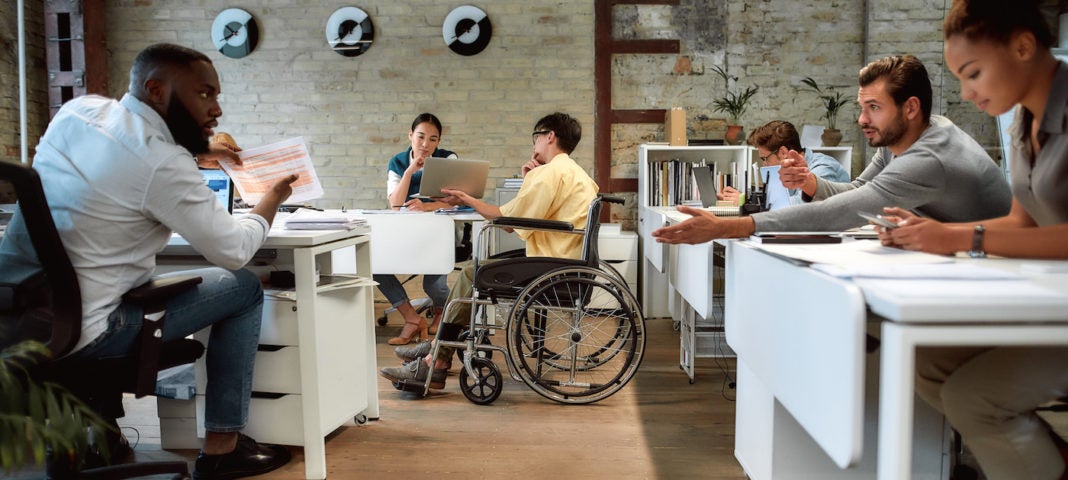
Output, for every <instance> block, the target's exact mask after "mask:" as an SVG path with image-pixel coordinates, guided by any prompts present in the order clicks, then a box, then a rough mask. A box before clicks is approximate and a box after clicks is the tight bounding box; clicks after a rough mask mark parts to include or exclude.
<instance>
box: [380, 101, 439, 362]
mask: <svg viewBox="0 0 1068 480" xmlns="http://www.w3.org/2000/svg"><path fill="white" fill-rule="evenodd" d="M408 140H410V141H411V146H410V147H408V150H406V151H403V152H400V153H398V154H397V155H395V156H394V157H393V158H392V159H390V160H389V173H388V174H387V175H388V180H387V186H386V195H387V196H388V198H389V205H390V207H391V208H393V209H394V210H399V209H401V208H404V209H407V210H414V211H424V212H432V211H434V210H436V209H438V208H450V207H451V205H447V204H445V203H442V202H438V201H432V200H429V199H418V198H409V197H411V195H412V194H414V193H417V192H419V184H420V181H421V180H422V178H423V162H424V161H426V159H427V158H430V157H446V158H456V154H455V153H453V152H450V151H448V150H443V149H440V148H438V144H439V143H441V121H440V120H438V117H435V116H434V115H433V114H430V113H422V114H419V116H418V117H415V121H413V122H412V128H411V130H409V131H408ZM374 280H375V281H376V282H378V289H379V290H380V291H382V294H383V295H385V296H386V299H387V300H389V303H390V304H392V305H393V307H394V308H396V309H397V311H398V312H400V313H401V315H404V329H403V330H401V333H400V336H397V337H394V338H391V339H389V344H390V345H406V344H408V343H409V342H411V341H412V340H413V339H415V337H416V335H418V336H419V340H426V339H427V338H428V336H429V334H430V333H434V332H433V331H431V329H432V327H436V326H437V322H438V319H440V318H441V315H440V314H438V315H434V325H428V324H427V321H426V319H425V318H423V317H421V316H420V315H419V313H418V312H417V311H416V310H415V307H413V306H412V303H411V301H410V300H409V299H408V294H407V293H405V291H404V286H403V285H402V284H401V282H400V280H398V279H397V276H396V275H374ZM423 291H424V292H426V294H427V296H428V297H430V299H431V301H433V302H434V309H435V311H436V312H440V311H441V310H442V309H443V308H444V307H445V301H446V300H447V299H448V298H449V284H448V281H447V278H446V276H445V275H423ZM433 330H434V331H436V328H434V329H433Z"/></svg>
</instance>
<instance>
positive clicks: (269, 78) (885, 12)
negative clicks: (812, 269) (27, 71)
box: [0, 0, 1058, 221]
mask: <svg viewBox="0 0 1068 480" xmlns="http://www.w3.org/2000/svg"><path fill="white" fill-rule="evenodd" d="M107 3H108V7H107V12H106V18H107V24H108V27H109V28H108V34H107V35H108V45H109V54H110V60H109V75H110V82H109V84H110V88H111V94H112V95H113V96H119V95H121V94H122V93H123V92H124V91H125V89H126V84H127V83H128V76H127V75H128V74H127V72H128V69H129V65H130V62H131V60H132V59H133V56H134V55H135V54H136V53H137V52H138V51H139V50H140V49H142V48H143V47H145V46H146V45H148V44H151V43H155V42H160V41H169V42H176V43H180V44H184V45H188V46H191V47H193V48H196V49H198V50H201V51H204V52H207V53H208V54H209V56H211V58H212V59H213V60H214V61H215V64H216V68H217V70H218V71H219V74H220V76H221V79H222V84H223V91H224V99H223V108H224V110H225V116H224V117H223V118H222V123H221V126H220V130H225V131H228V132H230V133H232V134H234V136H235V137H236V138H237V140H238V142H240V143H241V144H242V145H245V146H256V145H260V144H263V143H266V142H271V141H275V140H280V139H283V138H287V137H291V136H298V135H300V136H304V137H305V139H306V140H307V142H308V144H309V147H310V148H311V152H312V156H313V158H314V160H315V162H316V168H317V169H318V172H319V174H320V177H321V180H322V181H323V183H324V186H325V189H326V196H325V197H324V198H323V199H322V200H321V201H319V202H318V204H319V206H324V207H337V206H341V205H345V206H347V207H350V208H353V207H355V208H381V207H382V206H384V205H385V202H384V189H385V163H386V160H387V159H388V158H389V157H390V156H392V155H393V154H395V153H396V152H398V151H400V150H402V149H404V148H406V145H407V135H406V134H407V129H408V126H409V124H410V122H411V119H412V118H414V116H415V115H416V114H417V113H420V112H422V111H430V112H434V113H435V114H437V115H438V116H439V117H440V118H441V119H442V121H443V122H444V123H445V134H444V142H443V143H442V146H443V147H445V148H448V149H451V150H455V151H457V152H458V153H459V154H460V155H461V156H465V157H471V158H484V159H487V160H490V161H491V162H493V164H494V168H493V171H492V173H491V175H492V177H493V179H492V183H496V181H497V180H498V179H500V178H504V177H507V176H510V175H511V174H513V173H515V172H516V171H517V170H518V168H519V166H520V165H521V164H522V163H523V162H524V161H526V160H527V159H528V158H529V156H530V144H529V141H530V140H529V133H530V129H531V124H532V122H533V121H534V120H535V119H536V118H537V117H538V116H540V115H542V114H545V113H548V112H551V111H554V110H562V111H566V112H570V113H572V114H574V115H576V116H577V117H578V118H579V119H580V121H581V122H582V124H583V125H584V126H585V127H586V128H585V130H586V138H585V139H584V140H583V141H582V143H581V144H580V146H579V148H578V150H577V152H576V154H575V157H576V158H577V159H578V160H579V162H580V164H582V165H584V166H586V167H587V168H588V169H590V171H591V173H592V165H593V141H592V135H593V111H594V91H593V57H594V51H593V41H594V39H593V30H594V28H593V22H594V18H593V1H592V0H589V1H581V2H567V1H562V0H556V1H546V0H532V1H525V2H518V1H512V0H501V1H495V2H486V3H483V4H480V5H481V6H482V7H483V8H485V9H486V10H487V12H488V13H489V14H490V18H491V20H492V22H493V26H494V37H493V41H492V43H491V44H490V46H489V48H488V49H487V50H486V51H484V52H483V53H482V54H480V55H478V56H475V57H461V56H459V55H456V54H453V53H451V52H450V51H449V50H448V49H447V48H446V47H445V45H444V43H443V41H442V38H441V22H442V20H443V18H444V16H445V15H446V14H447V13H448V11H449V9H450V6H449V5H443V4H441V3H440V2H434V1H432V0H407V1H401V2H397V1H392V2H372V3H363V4H360V5H359V6H360V7H361V8H363V9H364V10H365V11H367V12H368V13H369V14H370V15H371V17H372V21H373V22H374V26H375V44H374V45H373V46H372V47H371V49H370V50H369V51H368V52H367V53H365V54H364V55H362V56H359V57H355V58H346V57H342V56H340V55H337V54H335V53H333V52H332V51H329V50H328V48H327V46H326V40H325V34H324V32H323V28H324V26H325V22H326V18H327V17H328V16H329V15H330V13H332V12H333V11H334V9H335V8H337V6H336V5H330V6H320V5H319V4H318V2H310V1H292V0H286V1H283V0H272V1H263V2H253V3H254V4H255V5H252V4H250V5H245V7H246V8H247V9H248V10H249V11H251V12H252V13H253V14H254V15H255V16H256V18H257V20H258V21H259V24H260V30H261V43H260V45H259V47H258V48H257V50H256V51H255V52H253V54H252V55H250V56H249V57H246V58H244V59H241V60H234V59H230V58H226V57H223V56H222V55H221V54H219V53H218V52H216V51H215V50H214V48H213V47H212V45H211V41H210V38H209V35H208V31H209V28H210V25H211V22H212V19H213V18H214V16H215V14H216V13H218V12H219V11H221V10H222V9H223V8H227V7H230V6H232V5H234V4H233V3H232V2H226V1H223V0H202V1H198V2H193V3H195V4H194V5H185V4H184V3H185V2H175V1H167V0H114V1H109V2H107ZM949 3H950V2H949V0H832V1H826V0H682V2H681V5H679V6H677V7H670V6H656V5H637V6H634V5H621V6H617V7H615V8H614V10H613V17H614V28H613V30H614V36H615V37H616V38H619V39H642V38H667V39H679V40H680V43H681V46H682V51H681V53H680V54H679V55H621V56H617V57H616V58H614V59H613V91H614V95H613V99H612V100H613V105H614V107H615V108H627V109H645V108H669V107H672V106H682V107H685V108H686V109H687V113H688V116H689V126H690V129H691V132H690V135H691V138H717V137H718V136H720V135H721V134H722V131H723V129H724V125H725V122H724V115H723V114H720V113H717V112H714V111H713V110H712V99H714V98H715V97H717V96H719V95H722V92H723V82H722V80H720V79H719V77H717V76H716V75H715V74H714V73H713V72H712V71H711V67H712V66H713V65H725V66H726V67H727V69H728V71H729V72H730V73H731V74H732V75H736V76H738V77H740V80H739V82H738V86H739V87H745V86H749V85H755V86H758V87H760V91H759V93H758V94H757V95H756V97H755V98H754V99H753V102H752V105H751V107H750V109H749V111H748V112H747V113H746V114H745V115H744V116H743V117H742V121H743V123H744V124H745V126H746V129H747V131H748V130H751V129H752V128H754V127H756V126H758V125H761V124H763V123H764V122H767V121H769V120H772V119H777V118H783V119H787V120H790V121H792V122H794V123H795V124H798V125H802V124H819V123H821V120H820V117H821V114H822V109H821V107H820V104H819V100H818V99H817V98H815V96H813V95H812V94H810V93H807V92H805V91H801V90H799V88H798V87H799V85H800V80H801V79H802V78H804V77H805V76H812V77H814V78H815V79H817V80H818V81H819V82H820V84H821V85H824V86H828V87H833V88H836V89H838V90H840V91H842V92H843V93H846V94H847V96H849V97H850V98H853V97H854V96H855V94H856V74H857V71H858V70H859V69H860V67H862V66H863V65H864V64H865V63H866V62H867V61H870V60H873V59H875V58H879V57H882V56H885V55H889V54H897V53H912V54H915V55H916V56H918V57H919V58H920V59H922V60H923V61H924V62H925V63H926V64H927V66H928V70H929V71H930V73H931V75H932V81H933V83H934V86H935V107H934V110H935V112H936V113H940V114H947V115H948V116H950V117H951V118H953V119H954V121H956V122H957V123H958V124H959V125H960V126H961V127H962V128H964V129H965V130H966V131H968V132H969V133H972V134H973V135H975V136H976V138H978V139H979V141H980V142H981V143H982V144H983V145H985V146H988V147H989V148H990V149H991V152H992V154H993V155H995V156H996V157H999V156H1000V155H999V152H998V151H997V148H996V146H997V140H996V125H995V123H994V121H993V120H992V119H990V118H989V117H987V116H986V115H985V114H982V113H981V112H977V111H976V110H975V108H974V107H973V106H972V105H971V104H969V103H966V102H961V100H960V94H959V87H958V84H957V81H956V79H955V78H953V77H952V76H951V75H949V74H948V72H945V70H944V67H943V61H942V39H941V33H940V32H941V20H942V18H943V15H944V12H945V9H946V8H947V7H948V4H949ZM1047 3H1048V4H1049V5H1050V6H1051V10H1052V15H1055V14H1056V5H1057V3H1058V1H1057V0H1047ZM13 4H14V2H3V3H2V4H0V47H3V46H8V45H13V44H14V41H15V38H16V37H15V23H14V18H15V15H14V11H13V10H14V5H13ZM27 4H28V5H31V9H36V10H37V11H35V12H33V13H31V14H30V15H29V17H30V18H31V19H33V25H32V26H31V30H33V31H34V32H35V33H34V35H33V36H32V39H31V47H32V48H33V49H34V52H35V54H34V55H31V62H32V64H33V65H34V73H33V76H34V81H33V82H31V84H32V85H33V86H34V92H33V94H32V95H31V98H32V99H33V103H32V104H31V108H32V117H31V122H32V123H33V124H32V125H31V128H30V131H31V140H30V141H31V144H36V142H37V138H38V137H39V135H40V133H41V132H42V131H43V129H44V125H45V123H46V122H47V112H43V110H42V109H43V108H44V105H45V103H46V102H45V100H43V98H42V95H43V92H44V88H45V87H44V85H45V73H44V68H43V55H42V54H40V51H41V48H42V47H41V45H42V35H41V27H40V20H39V19H40V12H39V9H40V5H39V2H29V1H28V2H27ZM1051 19H1052V17H1051ZM1054 25H1056V24H1055V23H1054ZM865 35H867V36H865ZM865 42H866V43H865ZM11 50H12V49H11V48H0V85H2V87H3V88H0V155H4V157H2V158H8V157H9V155H10V154H11V153H12V152H14V153H15V154H17V151H18V134H17V119H18V115H17V105H18V100H17V88H16V87H15V85H16V81H15V79H16V76H15V75H16V74H15V70H14V58H15V57H14V54H12V53H10V52H11ZM856 115H857V109H856V106H855V105H854V104H852V103H850V104H849V105H847V106H846V107H844V108H843V109H842V111H841V112H840V114H839V118H838V126H839V128H841V129H842V130H843V133H844V134H845V139H844V140H843V142H844V143H847V144H852V145H853V146H854V147H855V148H854V151H855V158H854V162H855V165H854V172H859V169H860V167H861V163H862V161H863V160H864V158H865V157H866V156H868V153H867V152H865V149H864V148H863V141H862V138H861V136H860V134H859V132H858V129H857V128H856V122H855V120H856ZM662 135H663V133H662V126H660V125H620V126H616V127H615V128H614V129H613V132H612V149H613V152H612V172H613V176H614V177H634V176H636V175H637V168H636V166H635V157H636V153H635V152H636V146H637V145H638V144H639V143H642V142H648V141H659V140H661V139H662ZM616 210H619V209H616ZM613 215H614V216H615V218H620V219H623V220H624V221H627V220H628V219H629V218H631V217H632V215H630V214H629V213H628V212H618V211H617V212H614V213H613Z"/></svg>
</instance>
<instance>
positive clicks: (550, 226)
mask: <svg viewBox="0 0 1068 480" xmlns="http://www.w3.org/2000/svg"><path fill="white" fill-rule="evenodd" d="M490 224H492V225H498V226H502V227H509V228H536V229H538V230H554V231H562V232H572V231H574V230H575V226H574V225H572V224H571V223H569V222H562V221H559V220H543V219H540V218H520V217H497V218H495V219H493V220H492V221H490Z"/></svg>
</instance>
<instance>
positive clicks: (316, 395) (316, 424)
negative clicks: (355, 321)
mask: <svg viewBox="0 0 1068 480" xmlns="http://www.w3.org/2000/svg"><path fill="white" fill-rule="evenodd" d="M293 270H294V272H293V273H294V275H295V277H296V295H297V320H298V322H299V324H300V325H299V327H298V328H299V333H298V335H299V337H300V345H301V347H302V348H301V349H300V384H301V403H302V405H301V410H302V414H303V416H304V422H303V424H304V475H305V478H315V479H320V478H326V445H324V443H323V442H324V440H323V435H324V433H323V424H322V402H323V399H322V398H320V397H321V396H322V395H321V391H320V390H319V386H320V368H319V367H320V366H319V359H318V352H317V351H316V349H315V348H307V347H306V346H307V345H319V344H320V342H319V341H318V338H319V333H320V332H319V329H318V325H317V324H316V322H315V318H316V302H315V301H314V298H315V295H316V292H315V255H314V254H313V253H312V250H311V249H310V248H295V249H293ZM307 299H311V300H310V301H308V300H307Z"/></svg>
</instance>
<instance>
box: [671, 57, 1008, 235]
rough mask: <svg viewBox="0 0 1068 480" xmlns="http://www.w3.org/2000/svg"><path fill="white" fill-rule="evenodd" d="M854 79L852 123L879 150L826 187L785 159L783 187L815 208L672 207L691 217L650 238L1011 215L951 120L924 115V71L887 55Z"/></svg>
mask: <svg viewBox="0 0 1068 480" xmlns="http://www.w3.org/2000/svg"><path fill="white" fill-rule="evenodd" d="M857 80H858V83H859V84H860V88H859V89H858V90H857V103H858V104H859V106H860V117H858V118H857V123H859V124H860V127H861V129H862V130H863V131H864V136H865V137H866V138H867V139H868V145H869V146H871V147H875V148H876V152H875V155H874V156H873V157H872V160H871V163H870V164H869V165H868V167H867V168H865V169H864V171H863V172H861V173H860V175H859V176H858V177H857V178H856V179H855V180H853V181H852V182H843V183H838V182H829V181H826V180H823V179H821V178H817V177H816V176H815V175H812V174H811V172H808V171H807V167H805V166H803V165H801V163H803V161H804V159H803V158H801V159H800V161H798V159H797V158H792V159H790V160H789V161H788V160H787V159H784V160H783V166H782V168H781V169H780V177H781V179H782V182H783V185H784V186H786V187H787V188H800V189H801V190H802V191H803V192H804V193H805V195H806V196H810V197H812V198H813V199H815V200H822V201H819V202H808V203H805V204H802V205H792V206H789V207H786V208H780V209H778V210H774V211H770V212H761V213H757V214H753V215H750V216H748V217H734V218H721V217H717V216H715V215H713V214H712V213H711V212H709V211H707V210H702V209H698V208H693V207H687V206H679V207H677V209H678V210H679V211H680V212H682V213H685V214H688V215H691V218H688V219H686V220H685V221H682V222H680V223H677V224H674V225H670V226H667V227H662V228H659V229H657V230H654V231H653V232H652V235H653V237H654V238H656V240H657V241H658V242H663V243H690V244H694V243H704V242H708V241H711V240H714V239H717V238H737V237H748V236H749V235H752V234H753V233H756V232H782V231H795V232H796V231H808V230H817V231H841V230H846V229H849V228H853V227H858V226H861V225H863V224H864V223H865V221H864V220H863V219H862V218H861V217H860V216H859V215H857V213H858V212H868V213H873V214H874V213H882V211H883V208H885V207H890V206H894V205H905V206H904V207H903V208H905V209H908V210H912V211H915V212H916V213H918V214H920V215H923V216H927V217H931V218H934V219H936V220H940V221H949V222H966V221H972V220H981V219H984V218H994V217H997V216H1000V215H1005V214H1007V213H1008V211H1009V208H1010V207H1011V204H1012V193H1011V192H1010V191H1009V185H1008V182H1006V181H1005V175H1004V174H1003V173H1002V172H1001V170H1000V169H999V168H998V166H997V164H995V163H994V162H993V160H991V159H990V155H988V154H987V153H986V151H985V150H983V147H982V146H980V145H979V143H978V142H976V141H975V140H974V139H972V138H971V137H969V136H968V134H967V133H965V132H964V131H963V130H961V129H960V128H958V127H957V126H956V125H954V124H953V122H952V121H950V120H949V119H948V118H945V117H942V116H938V115H932V114H931V106H932V91H931V80H930V77H928V76H927V69H926V68H925V67H924V66H923V63H921V62H920V61H919V60H918V59H917V58H916V57H914V56H912V55H900V56H893V57H886V58H883V59H880V60H876V61H874V62H871V63H869V64H868V65H867V66H865V67H864V68H863V69H861V70H860V74H859V75H858V78H857ZM791 156H797V157H799V156H800V155H798V154H797V153H794V154H792V155H791ZM791 172H793V173H791ZM997 212H1002V213H997Z"/></svg>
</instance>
